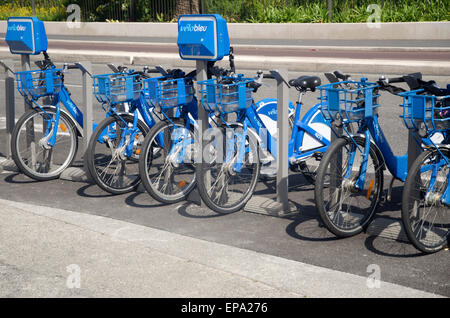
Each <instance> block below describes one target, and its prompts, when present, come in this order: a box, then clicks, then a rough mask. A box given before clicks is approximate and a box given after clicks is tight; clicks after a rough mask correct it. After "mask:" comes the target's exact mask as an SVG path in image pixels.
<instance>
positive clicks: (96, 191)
mask: <svg viewBox="0 0 450 318" xmlns="http://www.w3.org/2000/svg"><path fill="white" fill-rule="evenodd" d="M89 191H91V192H89ZM77 194H78V195H79V196H80V197H83V198H109V197H113V196H114V194H111V193H108V192H106V191H103V190H102V189H100V188H99V187H98V186H97V185H96V184H92V183H88V184H86V185H84V186H82V187H81V188H78V189H77Z"/></svg>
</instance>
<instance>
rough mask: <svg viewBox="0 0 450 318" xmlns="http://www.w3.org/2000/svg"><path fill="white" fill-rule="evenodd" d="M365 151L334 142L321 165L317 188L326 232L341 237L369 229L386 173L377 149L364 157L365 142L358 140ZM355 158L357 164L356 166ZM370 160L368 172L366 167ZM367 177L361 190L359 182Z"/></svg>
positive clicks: (316, 197) (349, 142)
mask: <svg viewBox="0 0 450 318" xmlns="http://www.w3.org/2000/svg"><path fill="white" fill-rule="evenodd" d="M354 140H355V142H356V144H357V145H358V147H359V148H360V149H361V150H358V147H356V145H355V143H354V142H353V141H352V140H350V139H348V138H339V139H337V140H336V141H334V142H333V143H332V144H331V145H330V148H329V149H328V151H327V152H326V153H325V155H324V157H323V158H322V160H321V162H320V166H319V169H318V171H317V178H316V184H315V188H314V200H315V203H316V207H317V210H318V213H319V217H320V219H321V220H322V222H323V223H324V225H325V226H326V228H327V229H328V230H329V231H330V232H331V233H333V234H334V235H336V236H338V237H348V236H353V235H356V234H358V233H360V232H362V231H363V230H365V228H366V227H367V226H368V224H369V222H370V221H371V219H372V217H373V215H374V214H375V211H376V209H377V207H378V203H379V201H380V197H381V191H382V189H383V171H382V165H381V162H380V160H379V158H378V156H377V154H376V151H375V147H374V146H373V145H371V146H370V149H369V155H368V157H367V158H365V156H364V153H363V151H364V148H365V140H364V138H361V137H354ZM352 158H353V163H352ZM364 160H367V169H366V171H362V163H363V161H364ZM361 173H365V175H366V177H365V183H364V185H363V187H362V188H361V189H357V187H356V186H355V182H356V180H357V179H358V177H359V176H360V175H361Z"/></svg>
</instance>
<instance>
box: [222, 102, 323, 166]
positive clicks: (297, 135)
mask: <svg viewBox="0 0 450 318" xmlns="http://www.w3.org/2000/svg"><path fill="white" fill-rule="evenodd" d="M268 102H272V103H273V104H275V105H272V107H273V106H274V109H275V111H261V109H260V108H259V107H258V108H257V105H255V104H254V103H253V104H252V105H251V106H250V107H248V108H247V109H245V110H242V111H240V112H239V114H238V122H242V123H244V130H243V134H242V136H237V138H238V139H239V140H240V141H241V142H240V144H241V146H240V153H239V155H240V156H241V158H238V162H237V163H236V164H235V169H236V171H238V172H240V166H241V164H242V156H243V154H244V148H243V147H244V143H245V142H244V141H245V137H246V135H247V128H249V129H252V128H253V129H254V130H255V131H256V134H257V135H258V136H261V134H262V130H263V129H266V130H267V134H268V136H267V141H266V143H265V142H264V140H263V138H260V140H259V141H260V143H261V146H262V147H263V148H265V149H267V150H268V151H269V152H270V154H271V155H273V156H274V158H276V157H277V146H276V140H275V138H274V137H273V135H272V134H271V133H270V130H269V129H267V127H266V125H265V124H264V121H263V120H262V118H261V115H265V116H268V117H271V118H272V120H273V119H275V121H276V102H277V100H276V99H270V100H262V101H260V102H258V104H260V103H263V104H267V103H268ZM320 105H321V103H318V104H316V105H315V106H313V107H312V108H311V109H310V110H309V111H308V112H307V113H306V114H305V116H304V117H303V118H302V119H300V112H301V107H302V103H301V102H299V103H297V107H295V110H294V106H293V105H292V103H290V105H289V106H290V107H289V108H290V112H295V114H294V123H293V127H292V134H291V138H290V140H289V146H288V151H289V152H288V154H289V165H292V164H293V162H298V161H301V160H303V159H307V158H308V157H310V156H312V155H314V154H315V153H323V152H325V151H326V150H327V149H328V147H329V145H330V139H329V137H328V138H327V137H325V136H324V135H323V133H321V132H319V131H318V130H317V129H314V128H313V127H311V124H322V125H326V126H328V127H329V121H326V120H325V119H324V117H323V116H322V114H321V112H320V109H319V108H320ZM307 135H308V136H310V137H312V138H313V140H314V141H315V142H316V145H315V146H313V148H312V149H307V150H306V151H304V150H303V149H302V146H303V143H304V138H305V136H307ZM228 148H229V147H228ZM241 148H242V149H241ZM228 151H230V149H228ZM248 151H249V150H248V149H247V152H248ZM230 155H231V154H230ZM227 156H228V153H227ZM227 160H228V158H227Z"/></svg>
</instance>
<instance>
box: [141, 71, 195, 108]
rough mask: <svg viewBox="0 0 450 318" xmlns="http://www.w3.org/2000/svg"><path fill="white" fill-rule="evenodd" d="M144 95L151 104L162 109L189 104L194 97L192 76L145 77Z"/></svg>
mask: <svg viewBox="0 0 450 318" xmlns="http://www.w3.org/2000/svg"><path fill="white" fill-rule="evenodd" d="M144 96H145V98H146V99H147V101H148V102H149V103H150V104H151V105H152V106H159V107H161V108H162V109H168V108H173V107H177V106H181V105H186V104H189V103H190V102H192V100H193V99H194V85H193V83H192V78H186V77H185V78H175V79H174V78H170V77H167V76H160V77H154V78H148V79H145V80H144Z"/></svg>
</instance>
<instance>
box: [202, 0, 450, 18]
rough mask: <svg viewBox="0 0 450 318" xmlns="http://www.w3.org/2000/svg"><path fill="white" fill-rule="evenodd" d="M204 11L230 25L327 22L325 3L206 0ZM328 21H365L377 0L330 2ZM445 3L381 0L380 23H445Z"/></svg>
mask: <svg viewBox="0 0 450 318" xmlns="http://www.w3.org/2000/svg"><path fill="white" fill-rule="evenodd" d="M206 4H207V8H208V12H211V13H212V12H221V13H222V15H223V16H224V17H226V18H227V20H228V21H230V22H258V23H290V22H299V23H301V22H307V23H321V22H330V20H329V18H328V10H327V1H326V0H318V1H312V0H309V1H308V0H220V1H218V0H206ZM333 4H334V6H333V14H332V22H366V21H367V19H368V17H369V16H370V15H371V14H372V12H367V11H366V10H367V7H368V6H369V5H370V4H378V5H380V7H381V1H380V0H333ZM449 20H450V1H449V0H408V1H405V0H403V1H402V0H385V1H384V6H383V8H382V10H381V22H409V21H449Z"/></svg>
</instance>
